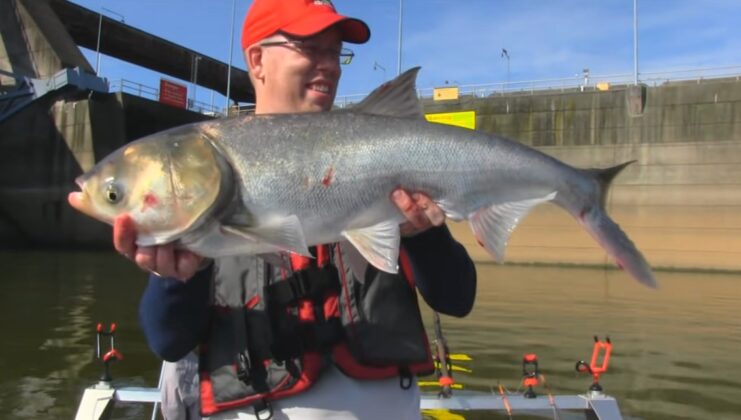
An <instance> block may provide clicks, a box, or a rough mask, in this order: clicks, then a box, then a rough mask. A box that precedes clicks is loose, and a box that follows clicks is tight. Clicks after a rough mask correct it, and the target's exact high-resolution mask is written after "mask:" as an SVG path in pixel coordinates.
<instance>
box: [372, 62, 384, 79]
mask: <svg viewBox="0 0 741 420" xmlns="http://www.w3.org/2000/svg"><path fill="white" fill-rule="evenodd" d="M379 69H380V70H383V81H384V82H385V81H386V68H385V67H383V66H382V65H380V64H378V63H377V62H375V61H374V62H373V70H374V71H375V70H379Z"/></svg>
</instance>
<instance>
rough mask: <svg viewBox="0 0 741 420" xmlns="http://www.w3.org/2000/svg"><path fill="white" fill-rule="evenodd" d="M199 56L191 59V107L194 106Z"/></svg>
mask: <svg viewBox="0 0 741 420" xmlns="http://www.w3.org/2000/svg"><path fill="white" fill-rule="evenodd" d="M201 58H203V57H201V56H200V55H196V56H195V57H193V67H192V68H193V99H192V100H191V104H192V106H193V107H195V106H196V86H198V62H199V61H201Z"/></svg>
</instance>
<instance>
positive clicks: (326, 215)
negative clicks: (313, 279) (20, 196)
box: [69, 68, 656, 286]
mask: <svg viewBox="0 0 741 420" xmlns="http://www.w3.org/2000/svg"><path fill="white" fill-rule="evenodd" d="M417 71H418V69H416V68H415V69H412V70H409V71H407V72H406V73H404V74H402V75H401V76H399V77H398V78H397V79H395V80H393V81H391V82H388V83H386V84H384V85H382V86H380V87H379V88H377V89H376V90H375V91H374V92H373V93H371V94H370V95H369V96H368V97H367V98H366V99H365V100H364V101H362V102H361V103H360V104H358V106H357V107H355V108H353V109H352V110H341V111H332V112H326V113H318V114H281V115H262V116H239V117H234V118H228V119H219V120H213V121H208V122H201V123H196V124H190V125H185V126H181V127H177V128H173V129H170V130H167V131H164V132H161V133H157V134H153V135H150V136H147V137H144V138H142V139H140V140H137V141H135V142H132V143H129V144H127V145H125V146H124V147H122V148H121V149H119V150H118V151H116V152H114V153H113V154H111V155H110V156H108V157H106V158H105V159H104V160H102V161H101V162H100V163H98V164H97V165H96V166H95V167H94V168H93V169H92V170H90V171H89V172H88V173H85V174H84V175H82V176H81V177H80V178H79V179H78V180H77V183H78V184H79V185H80V187H81V189H82V191H81V192H79V193H72V194H70V197H69V201H70V204H72V206H73V207H75V208H77V209H78V210H80V211H82V212H84V213H87V214H89V215H91V216H93V217H95V218H97V219H100V220H102V221H105V222H108V223H111V222H112V220H113V218H114V217H115V216H116V215H118V214H121V213H128V214H130V215H131V217H132V218H133V219H134V222H135V224H136V225H137V229H138V233H139V236H138V240H137V241H138V243H139V244H140V245H153V244H163V243H168V242H176V243H177V244H178V246H181V247H184V248H187V249H190V250H192V251H194V252H196V253H198V254H200V255H203V256H207V257H218V256H226V255H235V254H267V253H272V252H276V251H290V252H295V253H299V254H304V255H308V254H309V251H308V246H311V245H315V244H320V243H330V242H336V241H339V240H343V239H347V240H348V241H349V242H350V243H352V244H353V245H354V247H355V248H357V250H358V251H359V252H360V253H361V254H362V255H363V256H364V257H365V258H366V259H367V260H368V261H369V262H370V263H372V264H373V265H375V266H376V267H378V268H379V269H381V270H385V271H388V272H396V270H397V259H398V252H399V242H400V240H399V223H400V222H402V221H403V217H402V215H401V214H400V212H399V211H398V209H397V208H396V207H395V206H394V205H393V203H392V202H391V200H390V194H391V192H392V191H393V190H394V189H396V188H397V187H403V188H405V189H407V190H409V191H420V192H425V193H426V194H428V195H429V196H430V197H431V198H432V199H433V200H434V201H435V202H436V203H437V204H438V205H439V206H440V207H441V208H442V209H443V210H444V211H445V214H446V215H447V217H448V218H450V219H453V220H463V219H467V220H468V221H469V223H470V226H471V229H472V230H473V232H474V234H475V236H476V238H477V239H478V241H479V243H480V244H482V245H483V246H484V247H485V248H486V249H487V250H488V251H489V253H490V254H491V255H492V256H493V257H494V258H495V259H497V260H501V259H502V258H503V256H504V250H505V247H506V244H507V240H508V238H509V236H510V233H511V232H512V231H513V230H514V229H515V227H516V226H517V224H518V223H519V222H520V221H521V220H522V219H523V218H524V217H525V216H526V215H527V213H528V212H529V211H530V210H531V209H532V208H533V207H535V206H537V205H538V204H541V203H544V202H549V201H550V202H553V203H555V204H557V205H559V206H561V207H562V208H564V209H565V210H566V211H567V212H569V213H570V214H571V215H572V216H574V217H575V218H576V219H577V220H578V221H579V222H580V223H581V224H582V226H584V227H585V228H586V229H587V230H588V231H589V233H591V234H592V236H593V237H594V238H595V239H596V240H597V241H598V242H599V243H600V244H601V245H602V246H603V247H604V248H605V249H606V250H607V252H608V253H609V255H610V256H611V257H612V258H613V259H614V260H615V261H616V262H617V264H618V265H619V266H620V267H621V268H623V269H624V270H626V271H627V272H628V273H630V275H632V276H633V277H634V278H636V279H637V280H638V281H640V282H641V283H643V284H646V285H649V286H655V284H656V283H655V279H654V276H653V274H652V272H651V269H650V267H649V265H648V263H647V262H646V260H645V259H644V258H643V256H642V255H641V253H640V252H639V251H638V250H637V249H636V247H635V246H634V245H633V243H632V242H631V241H630V239H628V237H627V236H626V235H625V233H623V231H622V230H621V229H620V228H619V227H618V225H617V224H615V222H613V221H612V220H611V219H610V217H609V216H608V215H607V213H606V212H605V207H604V201H605V195H606V191H607V188H608V186H609V183H610V181H611V180H612V178H613V177H614V176H615V175H617V173H618V172H619V171H620V170H621V169H622V168H623V167H624V166H625V165H626V164H623V165H619V166H616V167H614V168H609V169H605V170H595V169H588V170H581V169H576V168H573V167H571V166H568V165H566V164H564V163H562V162H560V161H558V160H556V159H554V158H552V157H549V156H548V155H545V154H543V153H541V152H539V151H537V150H535V149H532V148H529V147H527V146H525V145H522V144H520V143H517V142H514V141H511V140H508V139H504V138H501V137H498V136H495V135H489V134H485V133H482V132H477V131H471V130H466V129H462V128H457V127H451V126H444V125H438V124H430V123H428V122H426V121H425V120H424V118H423V114H422V108H421V105H420V103H419V100H418V98H417V96H416V90H415V83H414V82H415V79H416V75H417Z"/></svg>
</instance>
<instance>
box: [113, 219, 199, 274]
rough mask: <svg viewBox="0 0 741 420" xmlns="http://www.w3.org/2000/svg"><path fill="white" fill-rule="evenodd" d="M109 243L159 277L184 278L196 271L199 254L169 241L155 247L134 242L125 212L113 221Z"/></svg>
mask: <svg viewBox="0 0 741 420" xmlns="http://www.w3.org/2000/svg"><path fill="white" fill-rule="evenodd" d="M113 246H114V247H115V248H116V251H118V252H120V253H121V254H123V256H125V257H126V258H128V259H130V260H132V261H134V262H135V263H136V265H138V266H139V267H140V268H141V269H142V270H145V271H149V272H150V273H154V274H156V275H158V276H160V277H174V278H176V279H178V280H181V281H186V280H188V279H190V278H191V277H193V275H194V274H195V273H196V271H198V268H199V267H200V265H201V263H202V262H203V257H201V256H200V255H197V254H194V253H192V252H190V251H187V250H184V249H176V248H175V246H174V245H173V244H165V245H158V246H142V247H139V246H137V245H136V225H135V224H134V221H133V220H132V219H131V217H129V216H128V215H127V214H123V215H121V216H118V217H116V219H115V220H114V221H113Z"/></svg>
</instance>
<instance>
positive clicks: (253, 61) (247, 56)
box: [244, 44, 264, 80]
mask: <svg viewBox="0 0 741 420" xmlns="http://www.w3.org/2000/svg"><path fill="white" fill-rule="evenodd" d="M244 60H245V62H246V63H247V70H249V72H250V75H252V77H253V78H254V80H262V78H263V68H264V67H263V65H262V48H261V47H260V46H259V45H257V44H254V45H250V46H249V47H247V48H246V49H245V50H244Z"/></svg>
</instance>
